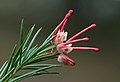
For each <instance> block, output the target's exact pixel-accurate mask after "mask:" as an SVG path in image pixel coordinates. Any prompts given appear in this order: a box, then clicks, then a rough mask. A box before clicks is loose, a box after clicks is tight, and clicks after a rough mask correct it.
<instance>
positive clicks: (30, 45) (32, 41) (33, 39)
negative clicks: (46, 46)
mask: <svg viewBox="0 0 120 82" xmlns="http://www.w3.org/2000/svg"><path fill="white" fill-rule="evenodd" d="M41 29H42V28H40V29H39V30H38V31H37V32H36V34H35V35H34V37H33V38H32V40H31V42H30V44H29V46H28V48H27V50H26V53H25V56H24V59H26V57H27V54H28V51H29V50H30V48H31V47H32V44H33V43H34V41H35V39H36V37H37V36H38V34H39V32H40V31H41Z"/></svg>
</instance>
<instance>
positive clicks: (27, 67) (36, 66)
mask: <svg viewBox="0 0 120 82" xmlns="http://www.w3.org/2000/svg"><path fill="white" fill-rule="evenodd" d="M51 65H56V67H60V66H63V65H61V64H32V65H26V66H24V67H23V68H22V70H26V69H38V68H40V67H47V66H51Z"/></svg>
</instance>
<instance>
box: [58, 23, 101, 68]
mask: <svg viewBox="0 0 120 82" xmlns="http://www.w3.org/2000/svg"><path fill="white" fill-rule="evenodd" d="M95 27H96V24H92V25H90V26H89V27H87V28H85V29H84V30H82V31H80V32H78V33H77V34H75V35H74V36H73V37H71V38H70V39H68V40H67V41H66V42H65V43H61V44H58V45H57V51H58V53H60V55H59V56H58V62H65V63H66V64H67V65H71V66H73V65H75V62H74V61H73V60H72V59H70V58H69V57H67V56H66V55H64V54H68V53H69V52H71V51H72V50H93V51H96V52H97V51H99V48H93V47H72V44H73V43H76V42H87V41H88V40H89V38H88V37H85V38H82V39H76V38H78V37H79V36H80V35H81V34H83V33H84V32H86V31H88V30H89V29H91V28H95Z"/></svg>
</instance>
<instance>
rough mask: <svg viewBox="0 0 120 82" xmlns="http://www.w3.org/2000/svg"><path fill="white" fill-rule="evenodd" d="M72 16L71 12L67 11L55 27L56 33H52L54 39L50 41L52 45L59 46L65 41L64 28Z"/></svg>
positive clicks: (65, 33)
mask: <svg viewBox="0 0 120 82" xmlns="http://www.w3.org/2000/svg"><path fill="white" fill-rule="evenodd" d="M72 14H73V10H69V12H68V13H67V14H66V16H65V18H64V19H63V21H62V22H61V23H60V24H59V25H58V26H57V29H56V32H55V33H54V36H56V37H55V39H53V40H52V43H53V44H60V43H63V42H64V41H66V39H67V34H68V33H67V32H65V31H64V28H65V25H66V24H67V22H68V19H69V18H70V16H71V15H72Z"/></svg>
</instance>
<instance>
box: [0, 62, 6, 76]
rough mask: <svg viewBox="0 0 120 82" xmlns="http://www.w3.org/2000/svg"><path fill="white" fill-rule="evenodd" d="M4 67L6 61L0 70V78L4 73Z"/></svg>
mask: <svg viewBox="0 0 120 82" xmlns="http://www.w3.org/2000/svg"><path fill="white" fill-rule="evenodd" d="M6 67H7V61H6V62H5V63H4V64H3V65H2V67H1V68H0V78H1V77H2V75H3V73H4V72H5V69H6Z"/></svg>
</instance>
